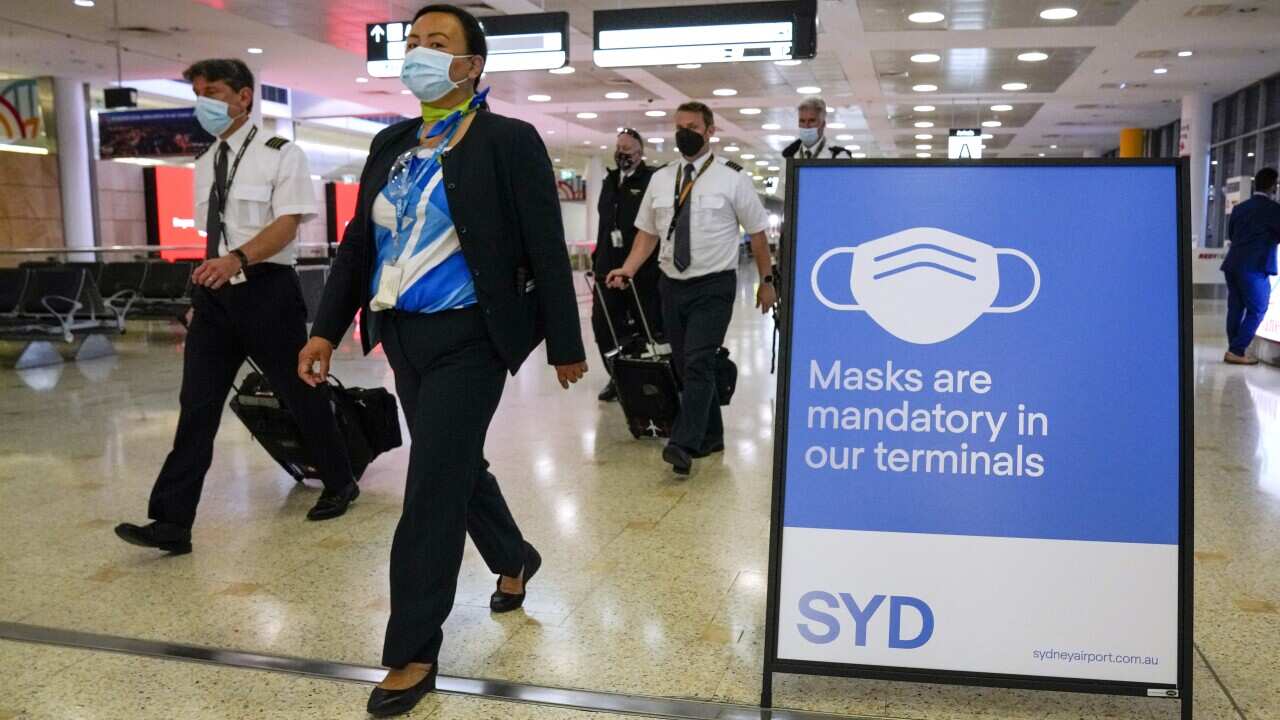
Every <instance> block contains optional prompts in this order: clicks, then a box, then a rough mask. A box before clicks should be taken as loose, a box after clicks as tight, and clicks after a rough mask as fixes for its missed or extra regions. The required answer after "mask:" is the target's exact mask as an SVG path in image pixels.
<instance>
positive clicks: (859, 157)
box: [853, 153, 867, 160]
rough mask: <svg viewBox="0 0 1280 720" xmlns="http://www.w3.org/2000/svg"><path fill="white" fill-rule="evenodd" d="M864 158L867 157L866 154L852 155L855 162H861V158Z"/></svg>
mask: <svg viewBox="0 0 1280 720" xmlns="http://www.w3.org/2000/svg"><path fill="white" fill-rule="evenodd" d="M866 156H867V154H866V153H854V154H853V157H854V159H855V160H861V159H862V158H864V157H866Z"/></svg>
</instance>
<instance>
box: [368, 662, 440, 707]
mask: <svg viewBox="0 0 1280 720" xmlns="http://www.w3.org/2000/svg"><path fill="white" fill-rule="evenodd" d="M439 667H440V664H439V663H432V664H431V671H430V672H428V673H427V674H426V676H425V677H423V678H422V679H421V680H419V681H418V684H417V685H414V686H413V687H409V688H405V689H404V690H383V689H382V688H374V689H373V692H372V693H370V694H369V704H368V705H367V706H366V707H365V709H366V710H368V711H369V714H370V715H372V716H374V717H393V716H395V715H404V714H405V713H407V712H409V711H410V710H412V709H414V708H415V707H417V706H418V703H419V702H421V701H422V698H423V697H425V696H426V694H427V693H429V692H431V691H432V690H435V689H436V671H437V668H439Z"/></svg>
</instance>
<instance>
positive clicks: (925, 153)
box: [916, 152, 933, 158]
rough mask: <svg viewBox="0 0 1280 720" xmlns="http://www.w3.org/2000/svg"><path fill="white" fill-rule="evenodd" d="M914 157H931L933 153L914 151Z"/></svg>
mask: <svg viewBox="0 0 1280 720" xmlns="http://www.w3.org/2000/svg"><path fill="white" fill-rule="evenodd" d="M916 157H918V158H931V157H933V154H932V153H927V152H921V153H916Z"/></svg>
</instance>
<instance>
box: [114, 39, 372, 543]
mask: <svg viewBox="0 0 1280 720" xmlns="http://www.w3.org/2000/svg"><path fill="white" fill-rule="evenodd" d="M183 77H185V78H186V79H187V80H189V81H190V82H191V85H192V90H194V91H195V94H196V119H197V120H198V121H199V123H200V125H201V126H202V127H203V128H204V129H205V130H206V131H207V132H208V133H209V134H210V135H213V136H214V138H215V142H214V144H213V145H212V146H210V147H209V149H207V150H205V151H204V152H203V153H202V154H201V155H199V156H197V157H196V171H195V201H196V207H195V218H196V227H197V228H198V229H200V230H203V231H204V232H205V233H206V238H205V240H206V253H205V258H206V259H205V261H204V263H202V264H201V265H200V266H199V267H197V268H196V269H195V272H193V273H192V275H191V282H192V285H193V289H192V291H191V305H192V307H193V308H194V311H193V313H192V317H191V325H190V328H189V330H188V332H187V341H186V346H185V348H184V350H183V361H182V362H183V364H182V391H181V394H180V395H179V403H180V406H181V413H180V414H179V415H178V428H177V431H176V433H175V435H174V439H173V450H172V452H170V453H169V456H168V457H167V458H166V459H165V462H164V466H163V467H162V468H161V469H160V474H159V476H158V477H157V478H156V484H155V487H153V488H152V491H151V504H150V507H149V509H148V514H149V516H150V517H151V519H152V520H153V521H154V522H152V523H150V524H149V525H143V526H138V525H133V524H130V523H124V524H121V525H119V526H117V527H116V534H117V535H119V536H120V538H121V539H122V540H124V541H126V542H128V543H131V544H134V545H141V546H143V547H153V548H158V549H160V550H164V551H165V552H169V553H173V554H182V553H188V552H191V526H192V524H193V523H194V522H195V517H196V505H197V504H198V503H199V502H200V493H201V490H202V488H203V486H204V476H205V473H206V472H208V470H209V465H210V464H211V463H212V461H213V440H214V437H215V436H216V435H217V433H218V425H219V422H220V420H221V418H222V409H223V405H224V404H225V403H226V400H227V393H229V392H230V390H231V386H232V383H233V382H234V381H235V376H236V373H237V372H238V371H239V369H240V366H241V365H242V364H243V363H244V361H245V358H246V357H250V358H252V359H253V360H254V362H255V363H257V365H258V367H259V368H261V369H262V372H263V373H264V374H265V375H266V377H267V381H268V383H269V384H270V386H271V388H272V390H274V391H275V393H276V394H277V395H278V396H279V397H280V399H281V400H282V401H283V404H284V405H285V407H287V408H289V410H290V411H291V413H292V414H293V417H294V419H295V420H296V421H297V423H298V427H299V429H300V430H301V431H302V438H303V442H304V443H305V444H306V449H307V450H308V451H309V453H310V455H311V457H313V458H314V459H315V462H316V465H317V466H318V467H319V469H320V475H321V479H322V480H323V481H324V492H323V493H321V495H320V499H319V501H317V502H316V505H315V507H313V508H312V509H311V511H310V512H309V513H307V519H308V520H326V519H329V518H334V517H338V516H339V515H342V514H343V513H345V512H346V510H347V506H348V505H349V504H350V503H351V502H352V501H353V500H355V498H356V496H357V495H359V494H360V491H359V489H357V488H356V484H355V480H354V478H353V476H352V472H351V462H350V459H349V458H348V456H347V448H346V443H345V442H344V441H343V437H342V435H341V433H340V431H339V430H338V424H337V420H336V418H335V417H334V414H333V407H332V406H331V404H330V399H329V394H328V392H329V390H328V388H327V387H320V388H312V387H309V386H308V385H307V384H306V383H304V382H302V379H301V378H299V377H298V375H297V372H296V368H297V358H298V351H299V350H301V349H302V346H303V345H304V344H306V341H307V325H306V305H305V304H304V303H303V299H302V291H301V287H300V285H299V284H298V276H297V273H295V272H294V269H293V265H294V263H295V261H296V260H297V256H298V249H297V243H296V240H297V237H298V225H299V224H301V223H302V222H304V221H305V220H307V219H310V218H313V217H315V216H316V214H317V213H318V212H319V204H318V203H317V202H316V198H315V191H314V190H313V189H312V185H311V174H310V171H309V170H308V168H307V157H306V155H304V154H303V152H302V150H301V149H300V148H299V147H298V146H297V145H294V144H293V143H290V142H289V141H288V140H286V139H284V138H280V137H271V136H269V135H267V134H266V133H263V132H260V128H259V127H258V126H257V125H255V124H254V123H253V122H252V121H251V120H250V119H249V114H250V110H251V109H252V107H253V98H254V83H253V74H252V73H251V72H250V71H249V68H248V67H247V66H246V65H245V64H244V63H243V62H241V61H240V60H203V61H200V62H197V63H196V64H194V65H192V66H191V67H190V68H188V69H187V71H186V72H185V73H184V74H183Z"/></svg>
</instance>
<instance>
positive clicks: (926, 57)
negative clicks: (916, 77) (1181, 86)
mask: <svg viewBox="0 0 1280 720" xmlns="http://www.w3.org/2000/svg"><path fill="white" fill-rule="evenodd" d="M941 59H942V56H941V55H937V54H935V53H916V54H915V55H912V56H911V62H913V63H936V62H938V61H939V60H941Z"/></svg>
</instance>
